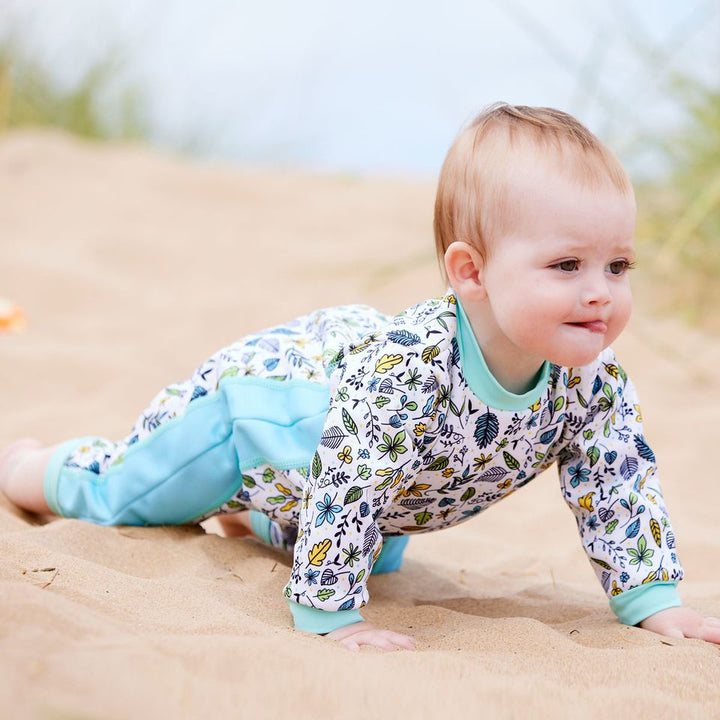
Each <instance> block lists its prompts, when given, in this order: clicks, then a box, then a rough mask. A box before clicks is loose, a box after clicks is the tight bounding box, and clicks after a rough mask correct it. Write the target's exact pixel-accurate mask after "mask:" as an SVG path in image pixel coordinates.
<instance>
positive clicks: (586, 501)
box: [578, 492, 595, 512]
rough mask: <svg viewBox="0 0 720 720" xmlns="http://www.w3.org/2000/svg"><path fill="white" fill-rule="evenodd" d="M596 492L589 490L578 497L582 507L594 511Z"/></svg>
mask: <svg viewBox="0 0 720 720" xmlns="http://www.w3.org/2000/svg"><path fill="white" fill-rule="evenodd" d="M594 494H595V493H594V492H589V493H588V494H587V495H583V496H582V497H581V498H579V499H578V502H579V503H580V507H581V508H585V509H586V510H587V511H588V512H592V511H593V510H594V509H595V508H594V507H593V504H592V499H593V495H594Z"/></svg>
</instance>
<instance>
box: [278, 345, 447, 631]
mask: <svg viewBox="0 0 720 720" xmlns="http://www.w3.org/2000/svg"><path fill="white" fill-rule="evenodd" d="M400 338H401V339H403V340H405V342H410V340H408V338H407V337H405V336H400ZM420 350H422V347H421V348H420ZM420 350H419V351H417V352H414V348H413V347H412V345H410V346H408V345H403V344H397V343H395V342H392V341H389V340H387V339H386V338H380V339H372V340H369V341H368V340H366V341H365V343H364V344H362V345H361V346H359V347H357V348H352V349H350V350H349V351H348V352H347V353H346V354H344V355H343V356H342V357H341V358H340V359H339V362H338V364H337V367H336V368H335V370H334V371H333V372H332V374H331V376H330V381H331V382H330V385H331V389H330V407H329V411H328V415H327V419H326V422H325V427H324V430H323V432H322V438H321V441H320V445H319V446H318V448H317V452H316V453H315V455H314V457H313V459H312V463H311V466H310V471H309V476H308V478H307V482H306V488H305V491H304V496H303V499H302V503H301V508H300V527H299V534H298V540H297V543H296V545H295V554H294V561H293V568H292V575H291V579H290V582H289V583H288V584H287V586H286V588H285V595H286V597H287V599H288V601H289V602H290V603H295V604H298V605H302V606H305V607H306V608H312V609H314V610H317V611H330V612H333V613H340V614H341V616H342V615H344V614H347V618H349V619H350V620H349V621H351V622H357V621H358V620H359V619H362V618H361V617H360V616H359V614H356V611H357V610H358V609H359V608H361V607H362V606H363V605H365V604H366V603H367V601H368V592H367V587H366V583H367V579H368V576H369V575H370V573H371V571H372V568H373V565H374V563H375V562H376V560H377V559H378V556H379V554H380V552H381V549H382V545H383V539H382V537H381V534H380V530H379V528H378V523H377V518H378V517H379V515H380V514H381V513H382V512H383V510H385V509H386V508H387V507H388V505H390V503H391V502H392V501H393V499H394V498H395V497H396V496H397V494H398V493H399V492H400V491H401V490H402V489H403V488H404V487H405V486H406V485H407V484H408V482H409V481H410V480H411V478H412V477H413V475H414V474H415V473H416V472H417V469H418V467H419V466H420V461H419V455H420V452H421V448H422V445H423V439H424V437H425V436H426V434H430V432H431V431H432V427H433V423H434V419H433V418H434V415H435V393H434V392H428V391H427V388H428V385H425V388H424V391H423V382H422V378H423V377H427V376H428V375H430V374H431V372H432V371H431V367H432V366H431V365H430V364H429V363H423V360H422V359H421V352H420ZM418 365H419V366H421V367H420V368H418V367H417V366H418ZM423 365H424V368H423V367H422V366H423ZM432 386H433V387H434V384H433V385H432ZM291 608H292V606H291ZM292 609H293V615H294V617H295V620H296V626H297V627H299V628H300V629H307V630H309V631H311V632H318V630H313V629H312V628H311V627H310V625H312V626H313V627H315V626H316V625H317V623H316V618H317V617H318V614H317V612H310V613H309V612H307V611H304V610H298V609H297V608H292ZM348 611H355V612H353V613H349V612H348ZM305 618H312V623H310V625H308V626H307V627H305V625H306V624H307V623H305V622H304V619H305ZM336 622H337V618H336V619H333V620H330V619H328V623H330V624H331V625H333V626H337V627H341V626H342V625H335V623H336ZM320 624H322V623H320ZM342 624H348V623H347V622H343V623H342ZM318 626H319V625H318Z"/></svg>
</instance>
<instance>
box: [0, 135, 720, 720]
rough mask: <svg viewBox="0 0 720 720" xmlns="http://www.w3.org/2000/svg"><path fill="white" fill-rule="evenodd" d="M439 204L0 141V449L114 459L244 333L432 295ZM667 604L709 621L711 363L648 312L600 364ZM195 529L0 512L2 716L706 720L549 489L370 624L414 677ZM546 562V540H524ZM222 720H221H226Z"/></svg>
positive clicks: (713, 521)
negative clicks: (296, 613) (3, 317)
mask: <svg viewBox="0 0 720 720" xmlns="http://www.w3.org/2000/svg"><path fill="white" fill-rule="evenodd" d="M433 191H434V189H433V186H432V184H430V183H412V182H406V181H401V180H397V179H363V178H354V177H342V176H334V177H320V176H310V175H302V174H281V173H270V172H267V171H264V172H260V171H250V170H242V171H241V170H238V169H235V168H230V167H219V166H209V165H204V166H203V165H198V164H191V163H189V162H186V161H180V160H178V159H175V158H172V157H167V156H163V155H161V154H158V153H152V152H149V151H147V150H145V149H138V148H136V147H107V146H102V145H94V144H88V143H83V142H79V141H77V140H73V139H70V138H68V137H65V136H63V135H56V134H47V133H18V134H11V135H7V136H4V137H2V138H1V139H0V249H1V252H0V296H2V297H6V298H8V299H12V300H14V301H15V302H17V303H19V304H20V305H21V306H22V308H23V310H24V311H25V315H26V317H27V330H26V331H25V332H24V333H23V334H4V335H0V374H1V377H2V395H1V402H0V444H4V443H6V442H9V441H11V440H14V439H16V438H18V437H22V436H25V435H28V434H30V435H36V436H38V437H39V438H40V439H41V440H43V441H45V442H48V443H50V442H57V441H60V440H62V439H65V438H67V437H73V436H76V435H81V434H87V433H93V434H102V435H106V436H109V437H121V436H123V435H124V434H125V433H126V432H127V430H128V428H129V427H130V426H131V424H132V423H133V421H134V419H135V416H136V414H137V413H138V412H139V411H140V410H141V409H142V408H143V407H144V405H145V404H146V403H147V401H148V400H149V399H150V398H151V397H152V396H153V395H154V394H155V392H156V391H157V390H158V389H159V388H161V387H163V386H164V385H166V384H168V383H169V382H171V381H173V380H177V379H180V378H183V377H185V376H186V375H188V373H189V372H190V371H191V370H192V369H193V368H194V367H195V366H196V365H197V364H198V363H199V362H200V361H202V360H203V359H204V358H205V357H206V356H207V355H209V354H210V353H211V352H213V351H214V350H215V349H217V348H218V347H221V346H223V345H225V344H227V343H228V342H230V341H231V340H233V339H234V338H236V337H238V336H240V335H242V334H243V333H246V332H249V331H252V330H255V329H259V328H262V327H265V326H267V325H269V324H271V323H275V322H281V321H283V320H286V319H288V318H290V317H292V316H294V315H297V314H299V313H302V312H305V311H308V310H311V309H313V308H316V307H321V306H326V305H333V304H339V303H347V302H367V303H370V304H374V305H376V306H377V307H380V308H381V309H383V310H385V311H388V312H390V311H395V310H399V309H402V308H404V307H407V306H409V305H411V304H413V303H414V302H416V301H419V300H421V299H424V298H425V297H429V296H431V295H434V294H437V293H439V292H441V291H442V289H443V288H442V285H441V283H440V280H439V278H438V273H437V271H436V266H435V262H434V257H433V251H432V236H431V208H432V200H433ZM616 350H617V351H618V354H619V356H620V358H621V360H622V361H623V365H624V366H625V367H626V369H627V370H628V372H629V373H630V374H631V375H632V377H633V379H634V381H635V383H636V385H637V386H638V388H639V391H640V394H641V398H642V399H643V410H644V415H645V418H646V434H647V436H648V438H649V439H650V441H651V442H652V444H653V448H654V450H655V452H656V454H657V455H658V457H659V460H660V463H661V473H662V477H663V483H664V488H665V495H666V500H667V502H668V505H669V507H670V510H671V516H672V518H673V523H674V525H675V529H676V534H677V537H678V547H679V552H680V556H681V559H682V560H683V562H684V565H685V570H686V574H687V579H686V580H685V581H684V583H683V584H682V586H681V594H682V595H683V597H684V599H685V601H686V603H687V604H688V605H691V606H693V607H695V608H696V609H698V610H702V611H704V612H706V613H710V614H715V615H720V527H719V524H718V508H719V503H718V495H717V485H718V473H717V470H716V467H715V466H716V463H715V460H714V455H715V448H716V447H717V445H718V442H719V441H720V435H719V431H718V428H719V427H720V410H719V409H718V404H717V399H718V397H720V396H719V395H718V391H719V390H720V387H719V385H720V383H719V381H718V379H717V370H716V369H717V367H718V363H720V343H719V342H718V341H717V340H712V339H709V338H706V337H703V336H701V335H698V334H697V333H694V332H692V331H690V330H688V329H686V328H684V327H682V326H680V325H678V324H677V323H674V322H671V321H664V322H660V321H657V320H650V319H648V317H647V314H645V315H643V313H642V310H641V312H640V313H639V314H637V315H636V318H635V319H634V321H633V323H632V325H631V327H630V328H629V329H628V331H627V332H626V334H625V335H624V336H623V338H622V339H621V341H620V342H618V343H617V344H616ZM207 530H208V532H206V531H205V530H203V529H202V528H199V527H191V528H185V527H183V528H128V527H121V528H103V527H97V526H93V525H90V524H86V523H82V522H78V521H73V520H57V521H54V522H51V523H48V524H42V523H39V522H38V520H37V519H36V518H32V517H30V516H27V515H25V514H23V513H21V512H19V511H17V510H15V509H14V508H12V507H11V506H10V505H9V504H8V503H7V502H6V501H4V499H3V500H0V619H1V620H2V623H1V625H0V627H1V628H2V630H1V634H2V638H1V639H0V647H1V652H0V716H3V717H8V718H23V717H42V718H45V717H47V718H66V717H67V718H69V717H83V718H86V717H87V718H90V717H92V718H130V717H133V718H135V717H163V718H164V717H172V718H184V717H206V716H213V717H223V716H225V717H260V718H264V717H268V718H269V717H298V718H306V717H307V718H319V717H322V718H360V717H394V716H403V717H437V716H443V717H460V716H467V717H488V718H490V717H493V718H494V717H543V718H544V717H552V718H565V717H568V718H570V717H573V718H574V717H580V716H583V715H586V714H591V715H592V716H593V717H603V718H604V717H618V716H619V717H653V718H677V717H682V718H706V717H720V649H718V648H717V647H714V646H711V645H708V644H704V643H702V642H699V641H692V640H670V639H667V638H661V637H659V636H657V635H653V634H651V633H648V632H645V631H643V630H640V629H636V628H629V627H625V626H621V625H620V624H618V623H617V622H616V621H615V619H614V617H613V616H612V614H611V613H610V611H609V609H608V607H607V602H606V600H605V598H604V595H603V592H602V589H601V588H600V586H599V584H598V583H597V581H596V579H595V576H594V574H593V572H592V570H591V569H590V567H589V564H588V562H587V560H586V558H585V556H584V554H583V552H582V550H581V548H580V543H579V541H578V538H577V532H576V530H575V526H574V520H573V517H572V515H571V513H570V512H569V511H568V510H567V509H566V507H565V505H564V503H563V501H562V499H561V496H560V492H559V489H558V484H557V479H556V476H555V475H554V473H551V472H549V473H546V474H545V475H544V476H543V477H541V478H539V479H538V480H537V481H536V482H534V483H531V484H530V485H529V486H528V487H527V488H525V489H524V490H523V491H522V492H521V493H517V494H515V495H513V496H512V497H511V498H509V499H508V500H507V501H505V502H503V503H500V504H499V505H498V506H496V507H494V508H492V509H491V510H489V511H488V512H487V513H486V514H484V515H482V516H481V517H479V518H477V519H476V520H474V521H473V522H471V523H468V524H466V525H464V526H462V527H458V528H454V529H451V530H448V531H444V532H442V533H436V534H429V535H425V536H415V537H413V539H412V541H411V543H410V546H409V550H408V553H407V560H406V563H405V566H404V567H403V569H402V571H401V572H399V573H395V574H392V575H385V576H378V577H374V578H373V579H372V580H371V582H370V591H371V594H372V596H373V599H372V602H371V604H370V605H369V606H368V608H367V611H366V613H365V615H366V617H367V619H369V620H371V621H375V622H377V623H380V624H384V625H387V626H390V627H392V628H394V629H397V630H399V631H401V632H408V633H410V634H414V635H415V636H416V638H417V640H418V645H419V650H418V651H417V652H415V653H394V654H383V653H380V652H379V651H378V652H376V651H373V650H364V651H363V652H361V653H359V654H352V653H349V652H347V651H345V650H343V649H342V648H340V647H338V646H335V645H333V644H331V643H330V642H328V641H326V640H324V639H322V638H318V637H313V636H309V635H305V634H302V633H299V632H296V631H294V630H292V629H291V620H290V616H289V613H288V612H287V609H286V606H285V603H284V600H283V598H282V596H281V588H282V586H283V585H284V583H285V581H286V576H287V573H288V567H289V563H290V558H288V557H287V556H285V555H284V554H282V553H280V552H277V551H274V550H272V549H268V548H266V547H264V546H261V545H260V544H258V543H256V542H255V541H253V540H246V539H227V538H222V537H219V536H218V535H215V534H212V532H211V531H212V530H213V527H212V526H211V527H209V528H208V529H207ZM538 539H540V541H538ZM223 713H225V715H223Z"/></svg>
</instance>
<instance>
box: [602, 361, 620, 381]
mask: <svg viewBox="0 0 720 720" xmlns="http://www.w3.org/2000/svg"><path fill="white" fill-rule="evenodd" d="M605 369H606V370H607V374H608V375H610V377H614V378H615V379H616V380H617V377H618V369H617V365H613V364H612V363H605Z"/></svg>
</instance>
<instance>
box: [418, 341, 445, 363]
mask: <svg viewBox="0 0 720 720" xmlns="http://www.w3.org/2000/svg"><path fill="white" fill-rule="evenodd" d="M439 354H440V348H439V347H438V346H437V345H430V347H426V348H425V349H424V350H423V351H422V355H421V356H420V357H421V358H422V361H423V362H424V363H429V362H430V361H431V360H433V359H434V358H436V357H437V356H438V355H439Z"/></svg>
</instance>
